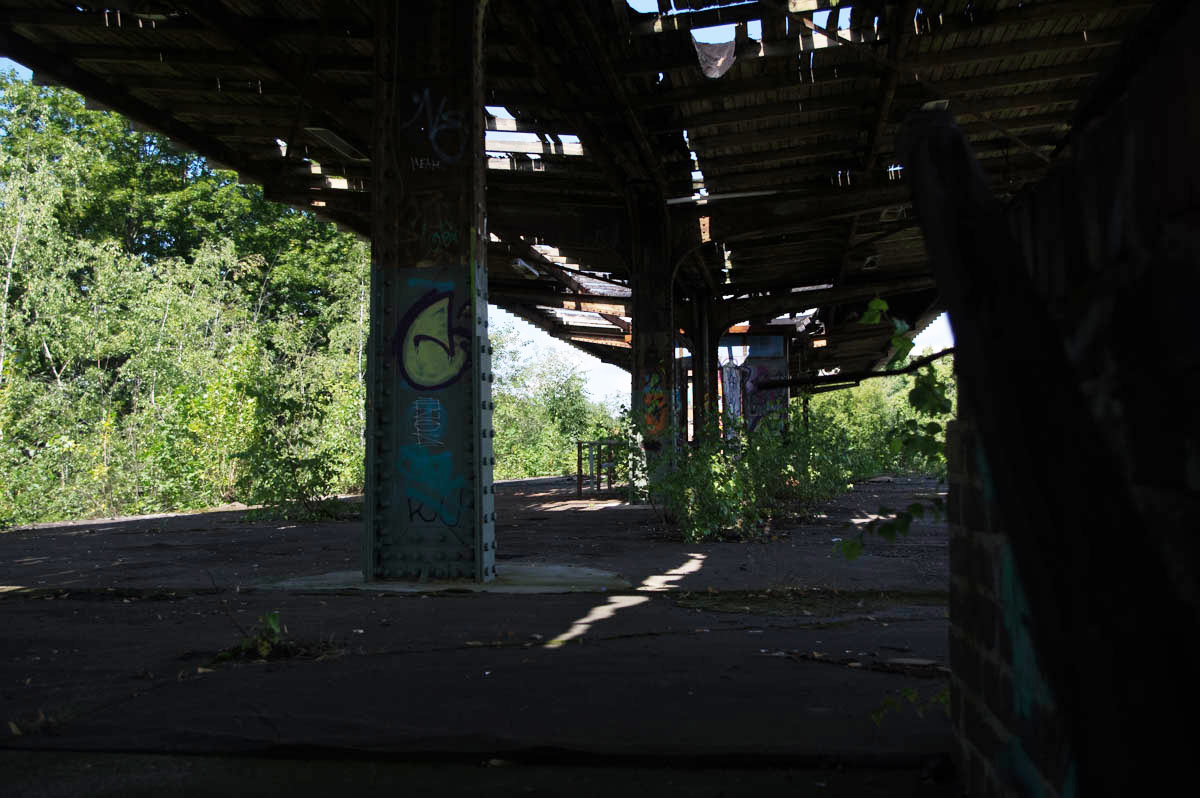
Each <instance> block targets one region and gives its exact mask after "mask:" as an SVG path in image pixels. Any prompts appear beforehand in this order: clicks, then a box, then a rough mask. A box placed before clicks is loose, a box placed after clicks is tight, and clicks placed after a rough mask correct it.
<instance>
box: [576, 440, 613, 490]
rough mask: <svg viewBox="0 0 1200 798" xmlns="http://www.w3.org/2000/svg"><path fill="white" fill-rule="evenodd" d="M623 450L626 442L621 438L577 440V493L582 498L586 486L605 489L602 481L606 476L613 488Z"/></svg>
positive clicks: (609, 487) (609, 485) (610, 488)
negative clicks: (618, 461) (585, 468)
mask: <svg viewBox="0 0 1200 798" xmlns="http://www.w3.org/2000/svg"><path fill="white" fill-rule="evenodd" d="M585 450H586V457H585V454H584V452H585ZM623 451H624V444H623V442H622V441H619V440H604V441H576V442H575V453H576V468H575V495H576V496H578V497H579V498H581V499H582V498H583V489H584V487H585V486H586V487H588V488H590V489H594V490H595V491H596V492H597V493H599V492H600V491H602V490H604V488H605V486H604V485H603V484H602V483H603V482H604V479H605V477H606V476H607V478H608V480H607V481H608V486H607V487H608V489H609V490H612V487H613V485H614V484H615V483H616V475H617V458H618V457H620V456H621V453H622V452H623ZM585 464H586V466H587V470H586V471H585V470H584V465H585Z"/></svg>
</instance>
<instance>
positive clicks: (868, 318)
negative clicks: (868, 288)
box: [858, 297, 913, 368]
mask: <svg viewBox="0 0 1200 798" xmlns="http://www.w3.org/2000/svg"><path fill="white" fill-rule="evenodd" d="M884 319H890V320H891V322H892V339H891V341H890V343H891V345H892V350H893V354H892V357H891V358H890V359H889V360H888V363H887V367H888V368H895V367H896V366H899V365H901V364H902V363H904V361H905V360H907V359H908V354H909V352H911V351H912V348H913V342H912V340H911V339H909V338H906V337H905V333H907V332H908V331H909V330H910V329H912V328H911V327H910V326H909V324H908V322H906V321H905V320H904V319H901V318H897V317H893V316H890V315H888V303H887V300H885V299H882V298H880V297H875V298H874V299H872V300H871V301H870V302H868V303H867V309H866V310H865V311H864V312H863V314H862V316H860V317H859V319H858V323H859V324H879V323H881V322H882V321H883V320H884Z"/></svg>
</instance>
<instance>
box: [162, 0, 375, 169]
mask: <svg viewBox="0 0 1200 798" xmlns="http://www.w3.org/2000/svg"><path fill="white" fill-rule="evenodd" d="M179 5H180V6H181V7H183V8H185V9H187V11H188V12H189V13H191V15H192V16H194V17H196V18H197V19H199V20H200V21H202V22H204V23H205V24H206V25H207V26H208V27H210V28H212V29H213V30H214V31H215V32H216V33H218V34H220V35H221V36H222V37H224V38H225V39H227V40H228V41H231V42H233V43H234V44H236V45H237V46H238V47H239V48H240V49H241V50H243V51H244V52H246V53H247V54H249V55H250V56H251V57H252V58H253V59H254V60H255V61H257V62H259V63H260V64H262V65H263V66H265V67H266V68H267V69H269V70H271V71H272V72H274V73H275V74H276V75H278V76H279V78H280V79H281V80H283V81H284V82H285V83H287V84H288V85H290V86H291V87H292V88H293V89H295V91H296V92H297V94H298V95H299V96H300V98H301V99H303V100H304V101H305V102H306V103H308V104H309V106H310V107H311V108H312V110H313V111H315V112H317V113H318V114H320V115H322V116H324V117H325V119H326V125H327V126H328V127H330V128H331V129H333V130H336V131H338V136H339V137H341V138H342V139H344V140H345V141H347V142H349V143H350V144H352V145H353V146H354V147H355V148H356V149H357V150H358V151H359V152H360V153H363V154H364V155H365V154H367V153H370V151H371V148H370V147H369V146H368V144H367V142H366V140H365V139H363V138H362V137H361V136H360V135H358V133H357V132H356V131H358V130H364V129H368V128H369V125H368V126H366V127H363V126H362V125H361V124H352V123H351V121H350V120H352V119H354V118H356V117H362V116H363V114H362V112H361V111H359V110H358V109H356V108H353V107H352V106H348V105H346V103H345V101H344V100H343V95H342V94H341V93H340V92H337V91H335V90H331V89H329V88H326V87H325V86H324V85H323V84H322V83H321V81H320V80H319V79H318V78H317V77H316V75H315V74H314V73H315V66H316V59H317V58H318V55H317V52H316V51H317V50H318V49H319V48H318V46H317V43H318V42H320V41H322V40H323V39H325V38H327V37H329V38H332V37H330V36H329V34H330V32H331V31H332V30H333V29H332V28H331V27H330V26H331V23H332V22H333V20H332V19H330V18H328V17H327V16H324V15H323V16H322V19H321V22H320V24H319V26H317V27H315V28H314V30H313V32H312V38H313V41H312V42H310V43H309V44H310V47H311V50H310V51H309V54H308V56H307V57H306V59H305V60H306V63H305V64H304V65H303V66H302V67H301V68H300V69H299V70H297V68H296V66H295V65H294V64H289V63H287V62H286V61H285V60H284V59H282V58H280V57H279V56H278V55H276V54H274V53H272V52H270V51H269V50H267V48H266V47H264V46H263V44H264V43H263V39H262V37H261V36H259V35H258V30H257V26H256V25H255V24H254V21H253V20H250V19H247V18H245V17H238V16H235V15H233V14H229V13H227V12H225V11H224V10H222V9H223V6H221V5H220V4H217V3H198V2H180V3H179ZM328 7H329V4H326V5H325V8H326V9H327V8H328ZM298 111H299V109H298ZM299 119H300V115H299V114H298V116H297V120H299ZM297 127H303V125H299V124H298V125H297ZM298 132H299V131H295V132H293V133H292V135H291V136H290V137H289V139H288V141H289V142H290V141H291V139H294V138H295V137H296V133H298Z"/></svg>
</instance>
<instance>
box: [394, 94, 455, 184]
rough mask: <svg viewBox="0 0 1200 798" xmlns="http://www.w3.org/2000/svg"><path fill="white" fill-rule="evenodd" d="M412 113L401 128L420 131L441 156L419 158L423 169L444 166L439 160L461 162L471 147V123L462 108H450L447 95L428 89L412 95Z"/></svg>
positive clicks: (436, 153) (401, 124)
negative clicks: (469, 143) (469, 128)
mask: <svg viewBox="0 0 1200 798" xmlns="http://www.w3.org/2000/svg"><path fill="white" fill-rule="evenodd" d="M408 114H409V115H408V116H407V118H405V119H404V121H403V122H401V123H400V127H401V128H405V129H408V130H410V131H416V132H419V133H420V134H421V135H422V137H423V138H424V139H425V140H426V141H428V143H429V149H430V150H431V152H432V153H433V156H434V158H436V159H437V161H429V160H428V159H418V164H419V165H420V166H421V167H422V168H426V169H428V168H438V166H440V165H441V164H440V163H438V161H440V162H441V163H446V164H455V163H458V161H459V159H460V158H462V156H463V153H464V152H466V149H467V125H466V118H465V115H464V114H463V112H462V111H460V110H457V109H455V108H452V107H449V106H448V105H447V99H446V97H444V96H439V95H438V94H437V93H435V92H434V91H432V90H431V89H428V88H426V89H418V90H415V91H413V92H412V93H411V94H410V95H409V106H408Z"/></svg>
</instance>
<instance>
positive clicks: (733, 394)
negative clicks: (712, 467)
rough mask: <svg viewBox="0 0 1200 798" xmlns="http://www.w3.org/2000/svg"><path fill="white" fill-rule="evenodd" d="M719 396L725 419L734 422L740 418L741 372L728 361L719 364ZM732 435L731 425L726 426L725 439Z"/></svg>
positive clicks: (735, 364)
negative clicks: (723, 405) (723, 404)
mask: <svg viewBox="0 0 1200 798" xmlns="http://www.w3.org/2000/svg"><path fill="white" fill-rule="evenodd" d="M721 396H722V397H723V398H724V401H725V419H726V420H727V421H729V422H734V421H736V420H737V419H740V418H741V417H742V370H741V368H740V367H739V366H738V364H737V363H734V362H733V361H730V362H728V363H722V364H721ZM732 435H733V424H732V423H730V424H728V425H727V426H726V437H729V436H732Z"/></svg>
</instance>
